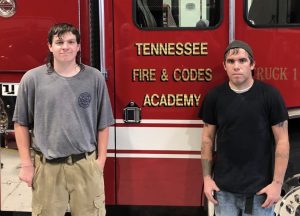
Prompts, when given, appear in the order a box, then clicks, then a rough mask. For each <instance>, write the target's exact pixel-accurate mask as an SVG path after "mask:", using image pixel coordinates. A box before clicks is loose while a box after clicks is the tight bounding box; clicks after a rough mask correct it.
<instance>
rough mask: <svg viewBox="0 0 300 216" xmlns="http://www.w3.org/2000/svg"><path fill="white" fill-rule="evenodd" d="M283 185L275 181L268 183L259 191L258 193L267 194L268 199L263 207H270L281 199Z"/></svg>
mask: <svg viewBox="0 0 300 216" xmlns="http://www.w3.org/2000/svg"><path fill="white" fill-rule="evenodd" d="M281 186H282V185H281V184H280V183H278V182H275V181H273V182H272V183H271V184H269V185H267V186H266V187H264V188H263V189H261V190H260V191H259V192H258V193H257V195H262V194H266V195H267V199H266V200H265V202H264V203H263V204H262V206H261V207H263V208H270V207H272V205H274V204H276V203H277V202H278V201H279V200H280V199H281V196H280V193H281Z"/></svg>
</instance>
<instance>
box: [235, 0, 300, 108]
mask: <svg viewBox="0 0 300 216" xmlns="http://www.w3.org/2000/svg"><path fill="white" fill-rule="evenodd" d="M243 12H244V8H243V1H236V38H237V39H242V40H245V41H247V42H248V43H249V44H250V45H251V46H252V48H253V51H254V56H255V60H256V71H255V77H256V78H257V79H260V80H263V81H265V82H268V83H270V84H272V85H274V86H276V87H277V88H278V89H279V91H280V92H281V94H282V96H283V97H284V100H285V102H286V105H287V106H288V107H289V108H291V107H300V94H298V92H300V81H299V78H300V66H299V59H300V43H299V38H300V31H299V27H279V28H274V27H259V28H254V27H251V26H249V25H248V24H247V23H246V21H245V19H244V14H243Z"/></svg>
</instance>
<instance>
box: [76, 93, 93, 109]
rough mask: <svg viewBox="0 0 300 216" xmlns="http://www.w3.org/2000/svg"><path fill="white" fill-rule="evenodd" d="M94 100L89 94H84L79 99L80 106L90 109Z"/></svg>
mask: <svg viewBox="0 0 300 216" xmlns="http://www.w3.org/2000/svg"><path fill="white" fill-rule="evenodd" d="M91 100H92V96H91V94H90V93H88V92H83V93H81V94H80V95H79V97H78V104H79V106H80V107H82V108H84V109H85V108H88V107H89V105H90V103H91Z"/></svg>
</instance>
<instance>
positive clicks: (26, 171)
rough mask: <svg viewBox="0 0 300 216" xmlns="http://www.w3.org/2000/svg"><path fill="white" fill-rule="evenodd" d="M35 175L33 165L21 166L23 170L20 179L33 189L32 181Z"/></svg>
mask: <svg viewBox="0 0 300 216" xmlns="http://www.w3.org/2000/svg"><path fill="white" fill-rule="evenodd" d="M33 175H34V166H33V165H23V166H22V165H21V170H20V173H19V179H20V180H21V181H23V182H25V183H27V185H28V187H32V179H33Z"/></svg>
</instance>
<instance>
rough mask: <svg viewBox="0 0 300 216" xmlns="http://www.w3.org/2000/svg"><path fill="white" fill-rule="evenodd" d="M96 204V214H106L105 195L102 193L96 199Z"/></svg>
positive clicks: (99, 215)
mask: <svg viewBox="0 0 300 216" xmlns="http://www.w3.org/2000/svg"><path fill="white" fill-rule="evenodd" d="M94 206H95V208H96V212H97V213H96V215H95V216H105V214H106V210H105V195H104V194H102V195H100V196H98V197H96V199H95V200H94Z"/></svg>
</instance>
